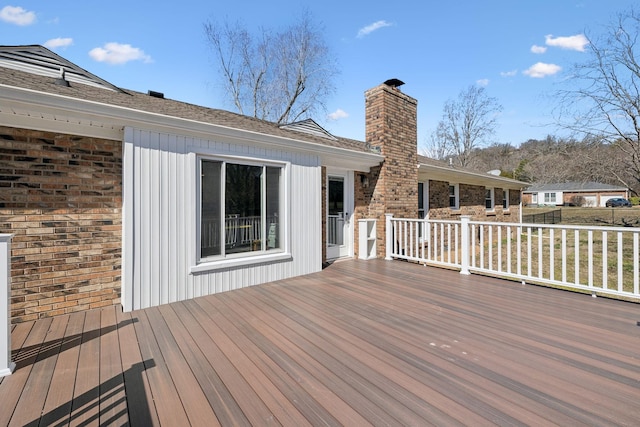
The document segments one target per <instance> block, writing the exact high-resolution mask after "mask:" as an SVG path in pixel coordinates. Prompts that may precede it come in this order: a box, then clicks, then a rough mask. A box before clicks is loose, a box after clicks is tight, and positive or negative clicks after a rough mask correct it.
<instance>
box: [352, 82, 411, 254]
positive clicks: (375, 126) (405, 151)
mask: <svg viewBox="0 0 640 427" xmlns="http://www.w3.org/2000/svg"><path fill="white" fill-rule="evenodd" d="M402 85H403V82H401V81H400V80H398V79H390V80H387V81H386V82H384V83H383V84H381V85H379V86H376V87H374V88H372V89H369V90H368V91H366V92H365V116H366V117H365V121H366V123H365V134H366V141H367V142H368V143H369V144H371V146H373V147H379V149H380V154H382V155H383V156H384V158H385V160H384V162H383V163H382V165H381V166H380V169H379V171H372V175H373V176H372V179H371V180H370V181H372V182H373V184H372V187H373V188H371V189H370V191H371V192H370V194H369V195H368V196H369V197H366V199H368V200H367V202H368V203H367V205H368V206H367V213H366V216H367V217H368V218H377V219H378V229H377V235H378V248H377V251H378V256H381V255H382V256H384V223H385V216H384V214H385V213H392V214H393V215H394V216H395V217H397V218H417V217H418V130H417V111H418V108H417V107H418V101H417V100H416V99H414V98H412V97H410V96H408V95H405V94H404V93H402V92H401V91H400V86H402Z"/></svg>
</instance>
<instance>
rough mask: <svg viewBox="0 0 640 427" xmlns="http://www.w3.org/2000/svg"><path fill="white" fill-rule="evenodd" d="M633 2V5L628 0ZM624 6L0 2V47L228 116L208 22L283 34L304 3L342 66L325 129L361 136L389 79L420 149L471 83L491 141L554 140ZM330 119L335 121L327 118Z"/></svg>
mask: <svg viewBox="0 0 640 427" xmlns="http://www.w3.org/2000/svg"><path fill="white" fill-rule="evenodd" d="M636 1H637V0H636ZM634 3H635V1H627V0H608V1H604V0H538V1H521V0H510V1H507V0H458V1H424V2H418V1H415V0H413V1H403V0H396V1H394V2H389V1H384V2H383V1H378V0H369V1H367V2H346V1H334V0H325V1H323V2H314V3H312V4H308V3H306V2H300V1H293V0H272V1H269V2H264V1H259V2H252V1H244V2H212V1H198V0H183V1H181V2H154V4H153V5H150V4H149V3H148V2H136V1H130V0H129V1H126V2H125V1H120V0H111V1H109V2H81V3H78V2H77V1H67V0H58V1H55V2H54V1H45V2H43V1H41V0H38V1H17V0H16V1H13V2H11V3H0V44H4V45H19V44H41V45H46V46H48V47H49V48H50V49H52V50H53V51H55V52H56V53H58V54H60V55H61V56H63V57H65V58H67V59H68V60H70V61H72V62H74V63H76V64H78V65H79V66H81V67H83V68H85V69H86V70H88V71H90V72H92V73H94V74H96V75H98V76H100V77H102V78H104V79H105V80H107V81H109V82H110V83H113V84H115V85H117V86H120V87H122V88H126V89H133V90H138V91H141V92H146V91H147V90H155V91H159V92H163V93H164V94H165V96H166V97H168V98H172V99H177V100H180V101H185V102H189V103H193V104H198V105H204V106H208V107H213V108H225V109H231V108H230V105H229V104H228V103H227V102H225V100H224V97H223V93H222V91H221V88H220V86H219V84H218V83H217V82H216V78H217V73H216V65H215V62H214V58H213V56H212V54H211V51H210V50H209V47H208V45H207V43H206V39H205V36H204V31H203V23H204V22H205V21H207V20H218V21H223V20H225V19H228V20H230V21H232V22H233V21H237V20H240V21H242V22H243V23H245V24H246V26H247V27H249V28H257V27H260V26H264V27H268V28H275V29H278V28H282V27H283V26H286V25H289V24H291V23H292V20H294V19H295V17H296V16H299V14H300V13H301V11H302V10H303V9H304V8H305V7H306V8H307V9H308V10H309V11H310V12H311V14H312V16H313V18H314V20H315V21H317V22H320V23H321V24H322V25H323V26H324V28H325V30H326V33H325V34H326V41H327V43H328V45H329V46H330V47H331V49H332V50H333V52H334V54H335V56H336V58H337V60H338V62H339V64H340V68H341V74H340V75H339V76H338V79H337V81H336V86H337V92H336V94H335V95H334V96H333V97H332V98H331V99H330V100H329V102H328V105H327V108H328V113H332V114H329V115H328V116H327V117H314V119H315V120H316V121H317V122H318V123H320V124H321V125H322V126H324V127H325V128H326V129H327V130H329V131H330V132H332V133H334V134H336V135H340V136H344V137H349V138H354V139H359V140H363V139H364V91H365V90H367V89H369V88H371V87H374V86H376V85H378V84H380V83H382V82H383V81H385V80H387V79H389V78H398V79H400V80H402V81H404V82H405V85H404V86H403V87H402V90H403V91H404V92H405V93H407V94H408V95H410V96H413V97H414V98H416V99H417V100H418V144H419V145H420V146H422V145H423V144H425V143H426V142H427V139H428V137H429V135H430V134H431V133H432V132H433V131H434V129H435V127H436V125H437V122H438V121H439V120H440V117H441V114H442V107H443V105H444V103H445V101H446V100H447V99H451V98H455V97H456V96H457V95H458V93H459V92H460V91H461V90H463V89H465V88H467V87H468V86H469V85H472V84H480V85H483V86H485V87H486V91H487V93H488V95H489V96H492V97H495V98H497V100H498V102H499V103H500V104H501V105H502V106H503V111H502V113H501V115H500V117H499V118H498V124H499V127H498V128H497V133H496V135H495V138H494V139H495V142H499V143H511V144H513V145H518V144H520V143H521V142H524V141H526V140H527V139H529V138H544V137H545V136H546V135H548V134H558V131H557V129H556V128H555V127H554V126H553V116H552V108H553V96H552V95H553V93H554V91H556V90H557V89H559V88H560V87H561V85H562V81H563V79H564V78H566V74H565V73H566V72H567V71H568V70H569V68H570V67H571V65H572V64H574V63H576V62H579V61H582V60H583V59H584V58H585V55H586V52H585V50H586V49H587V48H588V47H587V46H585V42H584V38H583V36H584V34H585V33H586V34H588V35H590V36H593V35H596V34H598V33H600V32H601V31H602V30H603V27H604V26H605V25H606V24H608V23H609V22H611V21H612V20H613V19H614V18H615V15H616V14H617V13H618V12H621V11H624V10H626V9H628V8H629V7H630V6H631V5H633V4H634ZM330 117H333V118H330Z"/></svg>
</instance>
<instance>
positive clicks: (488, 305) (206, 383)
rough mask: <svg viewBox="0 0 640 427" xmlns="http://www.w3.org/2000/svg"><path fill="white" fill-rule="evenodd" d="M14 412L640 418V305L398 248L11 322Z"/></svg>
mask: <svg viewBox="0 0 640 427" xmlns="http://www.w3.org/2000/svg"><path fill="white" fill-rule="evenodd" d="M11 330H12V357H13V359H14V360H15V361H16V362H17V369H16V371H15V372H14V373H13V374H12V375H10V376H8V377H5V378H3V379H2V381H1V382H0V402H2V410H1V411H0V425H27V426H30V427H35V426H38V425H41V426H45V425H66V424H70V425H83V426H89V425H132V426H159V425H180V426H183V425H184V426H186V425H193V426H198V425H204V426H216V425H221V426H249V425H256V426H258V425H259V426H263V425H285V426H301V425H313V426H316V425H326V426H338V425H349V426H364V425H420V426H427V425H438V426H441V425H447V426H449V425H474V426H483V425H540V426H543V425H561V426H565V425H608V426H609V425H611V426H637V425H640V357H639V356H638V355H639V354H640V305H639V304H633V303H627V302H622V301H615V300H608V299H604V298H592V297H591V296H588V295H582V294H576V293H570V292H566V291H559V290H555V289H549V288H543V287H538V286H532V285H526V286H525V285H521V284H519V283H515V282H508V281H504V280H498V279H495V278H490V277H483V276H477V275H471V276H464V275H460V274H458V273H457V272H454V271H450V270H445V269H436V268H431V267H424V266H420V265H417V264H412V263H406V262H400V261H393V262H390V261H383V260H372V261H359V260H350V261H345V262H338V263H334V264H333V265H331V266H329V267H328V268H326V269H325V270H323V271H322V272H319V273H316V274H312V275H308V276H303V277H298V278H293V279H288V280H282V281H278V282H274V283H269V284H264V285H260V286H255V287H250V288H245V289H241V290H237V291H231V292H225V293H221V294H217V295H211V296H207V297H201V298H197V299H194V300H189V301H183V302H178V303H174V304H169V305H164V306H160V307H156V308H151V309H146V310H139V311H134V312H131V313H122V312H120V310H119V309H118V308H117V307H107V308H102V309H99V310H92V311H87V312H82V313H74V314H71V315H67V316H61V317H57V318H53V319H42V320H38V321H35V322H28V323H23V324H17V325H12V328H11Z"/></svg>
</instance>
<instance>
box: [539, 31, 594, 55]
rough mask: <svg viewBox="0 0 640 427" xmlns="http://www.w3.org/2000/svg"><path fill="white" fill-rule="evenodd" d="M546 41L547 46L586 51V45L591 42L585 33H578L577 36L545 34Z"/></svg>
mask: <svg viewBox="0 0 640 427" xmlns="http://www.w3.org/2000/svg"><path fill="white" fill-rule="evenodd" d="M545 43H546V45H547V46H554V47H559V48H560V49H567V50H577V51H578V52H584V50H585V47H586V46H587V45H588V44H589V40H587V38H586V37H585V35H584V34H576V35H575V36H568V37H553V36H552V35H551V34H549V35H547V36H545Z"/></svg>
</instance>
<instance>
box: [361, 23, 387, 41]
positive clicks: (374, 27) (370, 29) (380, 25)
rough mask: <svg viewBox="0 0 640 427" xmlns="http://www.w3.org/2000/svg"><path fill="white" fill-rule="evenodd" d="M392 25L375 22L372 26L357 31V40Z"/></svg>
mask: <svg viewBox="0 0 640 427" xmlns="http://www.w3.org/2000/svg"><path fill="white" fill-rule="evenodd" d="M391 25H392V24H391V23H390V22H387V21H376V22H374V23H373V24H369V25H367V26H366V27H363V28H360V29H359V30H358V38H362V37H364V36H367V35H369V34H371V33H373V32H374V31H376V30H379V29H380V28H384V27H390V26H391Z"/></svg>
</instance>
